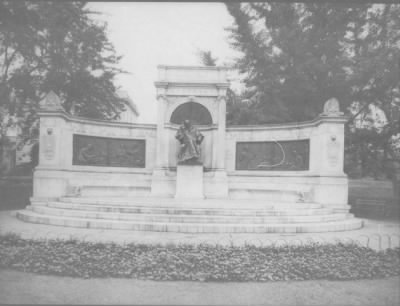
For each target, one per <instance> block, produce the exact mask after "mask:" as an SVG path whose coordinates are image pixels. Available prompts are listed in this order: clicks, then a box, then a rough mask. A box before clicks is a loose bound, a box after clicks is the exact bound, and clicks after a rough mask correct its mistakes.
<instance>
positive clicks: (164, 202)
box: [31, 197, 323, 209]
mask: <svg viewBox="0 0 400 306" xmlns="http://www.w3.org/2000/svg"><path fill="white" fill-rule="evenodd" d="M31 201H33V202H38V201H35V200H31ZM57 201H58V202H63V203H80V204H92V205H113V206H117V205H128V206H131V204H128V203H135V205H137V206H139V205H140V206H142V205H143V206H146V207H160V208H164V207H168V208H191V209H196V208H202V209H204V208H207V209H208V208H210V209H221V208H222V209H225V208H229V209H235V208H239V209H243V208H246V209H247V208H250V207H249V206H248V203H249V202H250V203H251V205H252V206H251V208H265V207H268V208H269V207H290V208H292V207H293V208H294V207H296V206H297V207H298V208H300V209H302V208H304V206H309V207H310V208H311V207H313V208H322V206H323V205H322V204H319V203H313V202H278V201H273V202H272V203H271V202H268V201H265V200H264V201H254V200H237V199H227V200H216V199H207V200H200V201H199V200H197V199H196V200H192V199H188V200H186V201H185V200H175V199H171V198H167V199H166V198H152V197H147V198H146V197H145V198H139V197H137V198H132V199H129V198H121V199H118V200H116V199H114V200H113V199H107V198H104V197H103V198H102V199H101V200H95V199H92V198H90V197H87V198H85V197H82V198H66V197H62V198H59V199H58V200H57ZM227 203H228V204H227ZM246 205H247V207H246Z"/></svg>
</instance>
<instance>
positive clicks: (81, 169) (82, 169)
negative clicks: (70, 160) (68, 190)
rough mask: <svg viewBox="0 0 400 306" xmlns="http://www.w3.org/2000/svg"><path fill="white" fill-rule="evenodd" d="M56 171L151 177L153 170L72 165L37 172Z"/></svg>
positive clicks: (40, 169)
mask: <svg viewBox="0 0 400 306" xmlns="http://www.w3.org/2000/svg"><path fill="white" fill-rule="evenodd" d="M37 170H39V171H54V172H69V173H70V172H83V173H90V172H91V173H108V174H113V173H115V174H121V173H124V174H148V175H151V174H152V172H153V170H152V169H149V168H125V167H102V166H101V167H99V166H79V165H72V166H71V168H60V167H49V166H45V167H43V166H42V167H41V166H37V167H36V168H35V171H37Z"/></svg>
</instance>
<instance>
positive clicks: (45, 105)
mask: <svg viewBox="0 0 400 306" xmlns="http://www.w3.org/2000/svg"><path fill="white" fill-rule="evenodd" d="M39 105H40V108H41V109H44V110H52V111H64V108H63V107H62V105H61V100H60V98H59V97H58V96H57V95H56V94H55V93H54V91H50V92H49V93H48V94H47V95H46V96H45V97H44V98H43V100H42V101H40V103H39Z"/></svg>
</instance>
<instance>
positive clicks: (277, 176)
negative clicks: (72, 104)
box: [17, 66, 362, 233]
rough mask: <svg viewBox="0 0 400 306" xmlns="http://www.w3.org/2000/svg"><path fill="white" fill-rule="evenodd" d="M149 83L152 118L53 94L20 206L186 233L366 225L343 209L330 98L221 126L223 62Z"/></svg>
mask: <svg viewBox="0 0 400 306" xmlns="http://www.w3.org/2000/svg"><path fill="white" fill-rule="evenodd" d="M155 87H156V91H157V95H156V101H154V102H155V103H157V122H156V123H155V124H138V123H133V122H116V121H102V120H91V119H84V118H79V117H75V116H73V115H70V114H67V113H66V112H65V111H64V110H63V108H62V105H61V101H60V99H59V97H57V95H55V94H54V93H52V92H51V93H49V94H48V95H47V97H45V99H43V101H42V102H41V103H40V106H41V109H40V111H39V113H38V114H39V117H40V148H39V164H38V166H37V167H36V168H35V171H34V189H33V197H32V199H31V205H30V206H29V207H27V209H26V210H23V211H19V212H17V217H18V218H19V219H21V220H24V221H27V222H33V223H45V224H53V225H61V226H71V227H83V228H103V229H125V230H135V231H167V232H185V233H219V232H229V233H305V232H329V231H344V230H352V229H358V228H360V227H361V226H362V221H361V220H358V219H356V218H354V217H353V215H352V214H350V213H349V209H350V206H349V205H348V203H347V201H348V198H347V192H348V180H347V176H346V175H345V173H344V172H343V155H344V124H345V122H346V118H345V117H344V115H343V113H342V112H341V111H340V105H339V102H338V101H337V100H336V99H335V98H332V99H329V100H328V101H327V102H326V103H325V106H324V109H323V113H322V114H321V115H319V116H318V117H317V118H315V119H314V120H311V121H307V122H301V123H298V122H297V123H286V124H279V125H262V126H230V127H227V126H226V121H225V118H226V91H227V89H228V87H229V82H228V79H227V68H224V67H183V66H159V67H158V80H157V81H156V82H155ZM110 211H112V212H113V213H112V214H110V213H109V212H110Z"/></svg>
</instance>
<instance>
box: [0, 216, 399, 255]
mask: <svg viewBox="0 0 400 306" xmlns="http://www.w3.org/2000/svg"><path fill="white" fill-rule="evenodd" d="M15 214H16V211H1V212H0V233H1V234H5V233H15V234H18V235H20V236H21V237H22V238H26V239H78V240H84V241H92V242H111V241H112V242H115V243H147V244H180V243H187V244H200V243H208V244H221V245H231V244H233V245H244V244H250V245H258V246H260V245H271V244H278V245H285V244H305V243H309V242H319V243H325V242H326V243H335V242H338V241H342V242H351V241H355V242H357V243H360V244H361V245H363V246H369V247H372V248H374V249H377V250H379V249H386V248H388V247H397V246H399V245H400V222H398V221H375V220H368V219H364V220H363V221H364V227H363V228H362V229H359V230H352V231H345V232H332V233H310V234H308V233H307V234H184V233H171V232H169V233H165V232H140V231H126V230H103V229H82V228H71V227H62V226H51V225H43V224H32V223H25V222H23V221H20V220H18V219H17V218H16V217H15Z"/></svg>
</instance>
